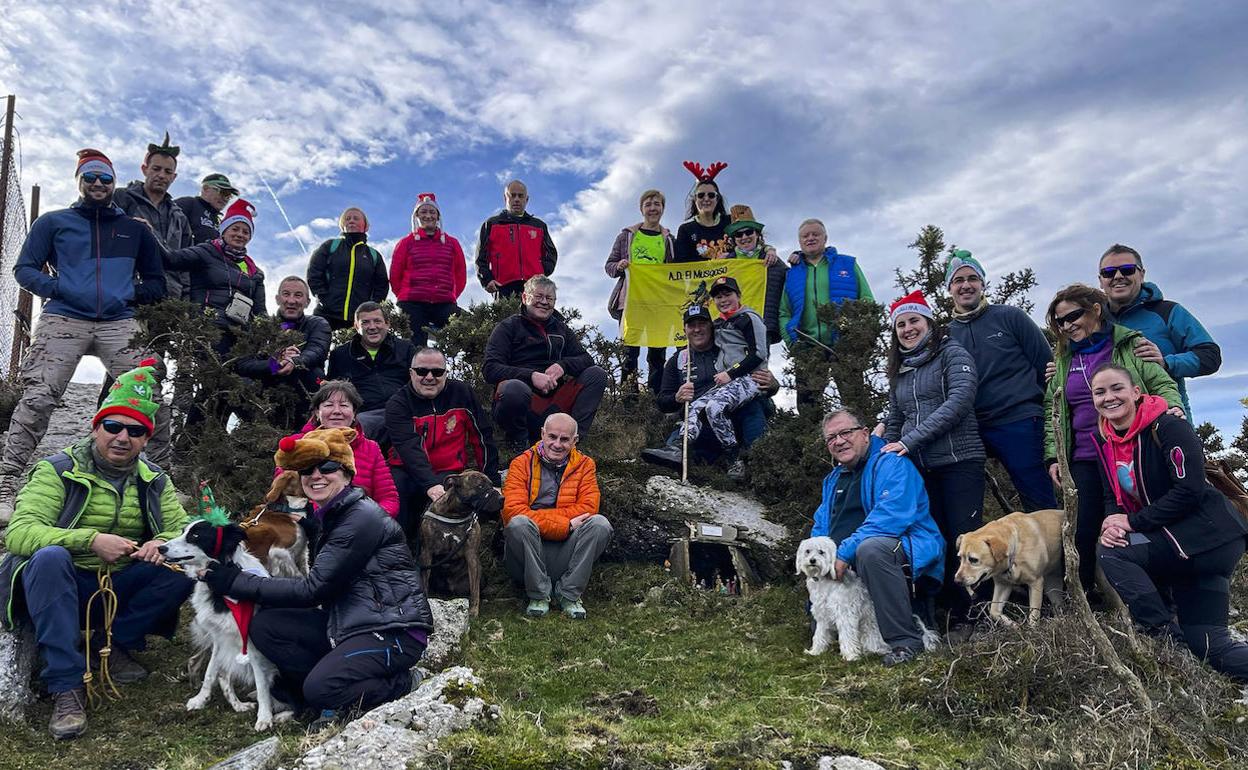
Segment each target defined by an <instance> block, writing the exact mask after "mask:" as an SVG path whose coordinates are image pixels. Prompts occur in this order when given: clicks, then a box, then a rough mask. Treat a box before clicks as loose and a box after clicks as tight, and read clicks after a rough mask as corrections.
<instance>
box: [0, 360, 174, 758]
mask: <svg viewBox="0 0 1248 770" xmlns="http://www.w3.org/2000/svg"><path fill="white" fill-rule="evenodd" d="M159 403H160V396H159V392H158V390H157V384H156V382H155V370H154V369H153V368H152V367H151V366H141V367H139V368H138V369H134V370H132V371H129V372H126V373H125V374H123V375H121V376H120V377H118V378H117V382H116V383H115V384H114V385H113V388H112V390H111V391H110V392H109V395H108V397H107V398H106V399H105V400H104V402H103V404H101V405H100V410H99V411H98V412H96V415H95V419H94V420H92V423H91V425H92V430H91V435H89V436H87V437H86V438H83V439H81V440H79V441H78V442H77V443H75V444H73V445H72V446H70V447H69V448H67V449H65V450H64V451H61V452H57V453H56V454H54V455H52V456H50V457H45V458H44V459H42V460H40V461H39V462H38V463H36V464H35V467H34V469H33V470H32V471H31V474H30V479H29V480H28V481H27V483H26V486H25V487H23V488H22V490H21V491H20V492H19V493H18V495H17V506H16V508H15V510H14V512H13V521H12V522H11V523H10V524H9V531H8V535H7V536H6V546H7V547H8V549H9V553H8V555H6V556H5V557H4V561H3V562H0V607H3V608H4V613H3V619H4V621H5V625H6V626H8V627H9V628H12V627H13V624H14V621H15V620H16V619H19V618H22V617H24V616H25V615H29V617H30V619H31V620H32V621H33V623H34V626H35V637H36V638H37V639H38V640H39V655H40V657H42V659H43V662H44V668H43V671H42V673H41V676H42V678H43V682H44V684H45V685H46V686H47V688H48V692H49V693H51V694H52V719H51V721H50V722H49V723H48V730H49V732H51V733H52V737H54V738H75V737H77V736H79V735H81V734H82V733H83V732H84V731H85V730H86V729H87V714H86V709H85V705H86V703H85V701H86V692H85V690H84V687H83V685H84V681H86V680H85V679H84V676H85V674H86V673H87V656H86V655H84V653H83V651H82V650H81V649H80V646H79V639H80V638H81V637H82V633H81V631H80V629H82V628H83V622H84V619H87V618H86V613H87V611H88V609H89V610H90V618H89V619H87V620H89V622H88V623H87V627H89V628H91V629H92V630H95V629H98V630H99V631H98V632H97V633H93V634H92V638H91V639H88V640H87V643H88V645H89V652H90V654H91V658H92V660H91V666H92V667H93V668H98V667H99V666H100V660H99V659H100V657H105V658H106V660H107V662H108V673H109V678H111V680H112V681H113V682H115V683H118V684H127V683H130V682H137V681H139V680H140V679H142V678H143V677H145V676H147V671H146V670H144V669H143V667H142V666H140V665H139V664H138V663H137V662H136V661H135V660H134V658H132V657H130V653H132V652H136V651H139V650H142V649H144V646H145V639H144V637H145V636H146V635H147V634H148V633H155V632H157V631H164V632H166V633H167V634H172V633H173V631H174V629H175V627H176V622H177V615H176V611H177V608H178V606H179V605H181V604H182V602H184V601H186V598H187V597H188V596H189V595H190V593H191V588H192V586H193V584H192V583H191V581H190V580H188V579H187V578H186V577H185V576H183V575H181V574H179V573H176V572H173V571H172V570H169V569H166V568H165V567H163V566H162V564H163V562H164V557H162V556H161V555H160V552H159V551H158V550H157V549H158V548H159V547H160V546H161V545H163V544H164V542H165V541H166V540H170V539H172V538H174V537H177V536H178V534H179V533H181V531H182V528H183V527H184V526H186V520H187V517H186V511H185V510H183V508H182V505H181V504H180V503H179V502H178V498H177V496H176V494H175V492H174V488H173V484H172V482H170V480H169V477H168V476H167V475H166V474H165V472H164V471H163V470H161V469H160V468H159V467H157V466H156V465H153V464H152V463H150V462H148V461H147V460H146V459H142V458H140V457H139V453H140V452H142V451H143V448H144V447H145V446H147V442H148V440H149V439H151V437H152V429H153V427H154V418H155V415H156V408H157V406H158V405H159ZM105 575H108V576H109V578H110V579H111V581H112V590H113V592H114V593H115V594H116V597H117V614H116V616H115V617H114V618H113V621H112V624H111V630H112V639H111V644H110V643H109V640H108V637H107V635H106V630H107V629H108V628H109V626H108V624H107V623H106V621H105V620H104V612H103V602H102V601H101V600H99V599H97V600H96V601H94V602H90V603H89V602H88V600H89V599H90V597H91V596H92V594H94V593H95V592H96V591H97V590H99V589H100V588H101V583H102V581H103V578H104V576H105ZM10 591H12V592H13V594H12V595H10ZM13 600H15V601H13ZM23 606H24V608H25V613H23V612H22V611H21V607H23ZM162 625H167V628H162V627H161V626H162ZM106 649H107V650H108V651H107V652H105V650H106ZM101 679H103V677H101Z"/></svg>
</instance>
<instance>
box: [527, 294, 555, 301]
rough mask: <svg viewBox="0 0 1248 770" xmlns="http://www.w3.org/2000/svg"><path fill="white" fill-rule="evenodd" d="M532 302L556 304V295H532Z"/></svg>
mask: <svg viewBox="0 0 1248 770" xmlns="http://www.w3.org/2000/svg"><path fill="white" fill-rule="evenodd" d="M528 297H529V301H530V302H554V301H555V295H554V294H530V295H528Z"/></svg>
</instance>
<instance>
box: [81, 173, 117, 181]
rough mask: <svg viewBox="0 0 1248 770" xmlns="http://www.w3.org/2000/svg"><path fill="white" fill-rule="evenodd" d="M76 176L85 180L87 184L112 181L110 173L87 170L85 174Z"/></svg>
mask: <svg viewBox="0 0 1248 770" xmlns="http://www.w3.org/2000/svg"><path fill="white" fill-rule="evenodd" d="M78 178H79V179H81V180H82V181H84V182H86V183H87V184H95V183H96V182H102V183H103V184H112V183H113V175H112V174H94V173H91V172H87V173H86V174H83V175H82V176H80V177H78Z"/></svg>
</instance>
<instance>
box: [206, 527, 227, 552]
mask: <svg viewBox="0 0 1248 770" xmlns="http://www.w3.org/2000/svg"><path fill="white" fill-rule="evenodd" d="M224 540H225V527H217V544H216V545H214V546H213V547H212V553H210V554H208V555H209V556H211V557H212V558H214V559H217V558H220V557H221V544H222V542H224Z"/></svg>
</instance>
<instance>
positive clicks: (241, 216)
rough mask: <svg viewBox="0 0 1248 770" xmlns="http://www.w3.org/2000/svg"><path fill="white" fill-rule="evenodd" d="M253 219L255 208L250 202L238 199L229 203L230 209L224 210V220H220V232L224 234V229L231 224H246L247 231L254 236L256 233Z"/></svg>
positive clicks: (254, 217)
mask: <svg viewBox="0 0 1248 770" xmlns="http://www.w3.org/2000/svg"><path fill="white" fill-rule="evenodd" d="M255 219H256V207H255V206H253V205H251V203H250V202H248V201H245V200H243V199H242V198H239V199H238V200H236V201H234V202H233V203H231V204H230V207H229V208H228V209H226V210H225V218H224V219H222V220H221V229H220V231H221V232H225V231H226V229H227V228H228V227H229V226H230V225H232V224H236V223H238V222H246V223H247V229H248V230H250V231H251V233H252V234H253V235H254V234H255V232H256V223H255Z"/></svg>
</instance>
